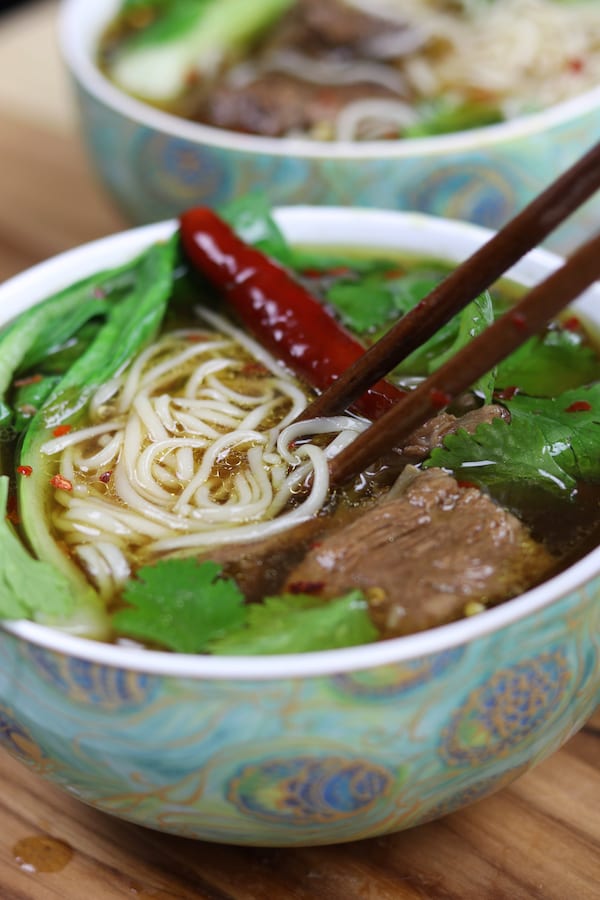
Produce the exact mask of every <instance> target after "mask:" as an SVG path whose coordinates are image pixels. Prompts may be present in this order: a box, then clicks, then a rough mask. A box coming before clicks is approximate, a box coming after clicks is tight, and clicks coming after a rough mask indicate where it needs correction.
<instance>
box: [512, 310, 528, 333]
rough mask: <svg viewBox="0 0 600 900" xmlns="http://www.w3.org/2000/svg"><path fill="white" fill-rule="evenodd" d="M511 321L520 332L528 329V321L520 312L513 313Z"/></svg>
mask: <svg viewBox="0 0 600 900" xmlns="http://www.w3.org/2000/svg"><path fill="white" fill-rule="evenodd" d="M510 321H511V322H512V323H513V325H514V326H515V328H518V329H519V331H524V330H525V328H526V327H527V319H526V318H525V316H524V315H523V313H520V312H513V313H511V314H510Z"/></svg>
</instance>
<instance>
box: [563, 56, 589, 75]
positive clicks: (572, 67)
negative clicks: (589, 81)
mask: <svg viewBox="0 0 600 900" xmlns="http://www.w3.org/2000/svg"><path fill="white" fill-rule="evenodd" d="M567 68H568V70H569V71H570V72H573V74H574V75H579V73H580V72H583V70H584V68H585V63H584V61H583V60H582V59H581V58H580V57H578V56H576V57H574V58H573V59H570V60H569V61H568V63H567Z"/></svg>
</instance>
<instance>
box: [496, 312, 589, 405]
mask: <svg viewBox="0 0 600 900" xmlns="http://www.w3.org/2000/svg"><path fill="white" fill-rule="evenodd" d="M599 376H600V360H599V359H598V355H597V354H596V353H595V352H594V350H593V349H592V348H591V347H587V346H584V345H582V336H581V335H580V334H579V333H577V332H573V331H568V330H567V329H565V328H552V329H550V330H548V331H546V332H545V333H544V334H543V335H540V336H536V337H533V338H530V340H528V341H526V342H525V343H524V344H522V345H521V346H520V347H519V348H518V350H515V351H514V353H511V355H510V356H509V357H507V359H505V360H504V361H503V362H501V363H500V365H499V366H498V374H497V378H496V384H497V386H498V387H501V388H503V387H509V386H516V387H518V388H519V389H520V390H521V391H523V392H524V393H526V394H532V395H533V396H535V397H556V396H557V395H559V394H562V393H563V392H564V391H568V390H572V389H573V388H578V387H580V386H581V385H585V384H590V383H591V382H592V381H595V380H596V379H597V378H598V377H599Z"/></svg>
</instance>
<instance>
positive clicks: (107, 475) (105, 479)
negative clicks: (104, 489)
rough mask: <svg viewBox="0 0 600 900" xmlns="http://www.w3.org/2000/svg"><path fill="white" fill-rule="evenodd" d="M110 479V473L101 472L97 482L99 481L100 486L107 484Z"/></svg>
mask: <svg viewBox="0 0 600 900" xmlns="http://www.w3.org/2000/svg"><path fill="white" fill-rule="evenodd" d="M111 478H112V472H103V473H102V475H100V477H99V479H98V480H99V481H101V482H102V484H108V482H109V481H110V479H111Z"/></svg>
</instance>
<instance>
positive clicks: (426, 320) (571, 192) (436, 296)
mask: <svg viewBox="0 0 600 900" xmlns="http://www.w3.org/2000/svg"><path fill="white" fill-rule="evenodd" d="M599 188H600V142H598V143H597V144H595V145H594V146H593V147H592V148H591V149H590V150H589V151H588V152H587V153H586V154H585V155H584V156H582V157H581V159H579V161H578V162H577V163H575V164H574V165H573V166H572V167H571V168H570V169H567V171H566V172H565V173H564V174H563V175H561V176H560V177H559V178H558V179H557V180H556V181H554V182H552V184H551V185H550V186H549V187H548V188H546V190H544V191H543V192H542V193H541V194H539V196H538V197H536V198H535V199H534V200H533V201H532V202H531V203H529V204H528V206H526V207H525V209H523V210H522V212H520V213H519V214H518V215H517V216H515V218H513V219H511V221H510V222H509V223H508V224H507V225H505V226H504V227H503V228H502V229H501V230H500V231H498V232H497V233H496V234H495V235H494V236H493V237H492V238H490V240H489V241H487V242H486V243H485V244H484V245H483V246H482V247H480V248H479V249H478V250H477V251H476V252H475V253H473V254H472V255H471V256H470V257H469V258H468V259H467V260H465V261H464V262H463V263H461V264H460V265H459V266H457V268H456V269H454V270H453V271H452V272H451V274H450V275H448V276H447V277H446V278H445V279H444V281H442V282H441V283H440V284H439V285H438V286H437V287H436V288H434V290H433V291H432V292H431V293H430V294H428V296H427V297H425V299H423V300H421V302H420V303H419V304H418V305H417V306H416V307H415V308H414V309H413V310H412V311H411V312H409V313H407V314H406V315H405V316H403V317H402V318H401V319H399V320H398V322H397V323H396V324H395V325H394V326H393V327H392V328H391V329H390V331H388V332H387V333H386V334H385V335H384V336H383V337H382V338H380V340H378V341H377V343H376V344H374V345H373V346H372V347H370V348H369V349H368V350H366V351H365V353H364V356H362V357H361V358H360V359H359V360H358V361H357V362H356V363H355V364H354V365H353V366H350V368H348V369H347V370H346V372H344V373H343V374H342V375H341V376H340V377H339V378H338V379H337V380H336V381H334V382H333V384H332V385H331V386H330V387H328V388H327V390H325V391H323V393H322V394H321V395H320V396H319V397H317V398H316V399H315V400H313V401H312V403H310V404H309V406H307V407H306V409H305V410H304V411H303V413H302V414H301V415H300V416H299V417H298V418H299V419H312V418H315V417H317V416H326V415H334V414H336V413H339V412H341V411H342V410H344V409H347V408H348V407H349V406H351V404H352V403H353V402H354V400H356V398H357V397H359V396H360V395H361V394H362V393H363V392H364V391H365V390H366V389H367V388H368V387H370V385H372V384H375V382H377V381H379V379H380V378H384V377H385V376H386V375H387V374H388V373H389V372H391V370H392V369H394V368H395V367H396V366H397V365H399V363H400V362H402V360H403V359H405V358H406V357H407V356H408V354H409V353H411V352H412V351H413V350H415V349H416V348H417V347H419V346H420V345H421V344H423V343H424V342H425V341H426V340H427V338H429V337H431V335H432V334H434V333H435V332H436V331H438V329H439V328H441V327H442V325H444V324H445V323H446V322H447V321H448V320H449V319H451V318H452V316H454V315H455V314H456V313H457V312H459V311H460V310H461V309H463V307H465V306H466V305H467V303H469V302H470V301H471V300H474V299H475V297H477V296H479V294H481V292H482V291H484V290H486V288H488V287H489V286H490V285H491V284H493V282H494V281H496V280H497V279H498V278H500V276H502V275H504V274H505V273H506V272H507V270H508V269H510V267H511V266H513V265H514V264H515V263H516V262H517V261H518V260H519V259H521V257H522V256H524V255H525V253H527V252H528V251H529V250H532V249H533V248H534V247H536V246H537V245H538V244H539V243H541V241H543V240H544V239H545V238H546V237H548V235H549V234H551V233H552V232H553V231H554V230H555V229H556V228H557V227H558V226H559V225H560V224H561V223H562V222H564V220H565V219H566V218H568V216H569V215H570V214H571V213H572V212H574V211H575V210H576V209H578V207H579V206H581V204H582V203H584V202H585V201H586V200H587V199H588V198H589V197H591V196H592V194H593V193H594V192H595V191H597V190H598V189H599Z"/></svg>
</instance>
